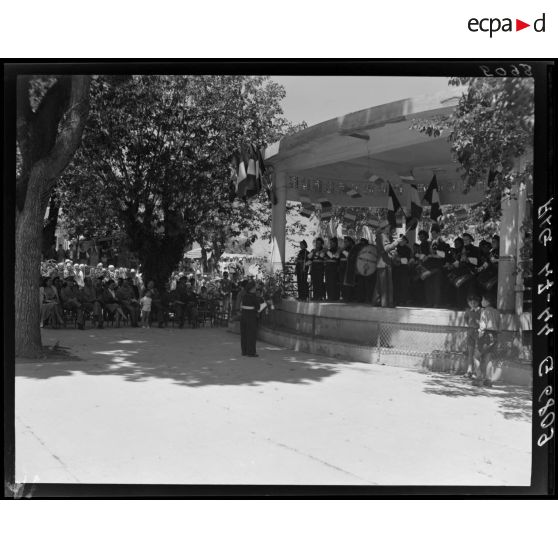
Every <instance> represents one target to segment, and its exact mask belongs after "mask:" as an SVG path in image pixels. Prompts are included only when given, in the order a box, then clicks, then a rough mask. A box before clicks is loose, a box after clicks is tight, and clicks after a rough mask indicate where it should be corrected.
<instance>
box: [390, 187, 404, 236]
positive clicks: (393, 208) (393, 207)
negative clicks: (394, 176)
mask: <svg viewBox="0 0 558 558" xmlns="http://www.w3.org/2000/svg"><path fill="white" fill-rule="evenodd" d="M388 185H389V191H388V206H387V209H388V221H389V224H390V225H391V226H392V227H393V228H395V227H396V222H395V214H396V213H397V212H398V211H399V209H400V208H401V204H400V203H399V200H398V199H397V196H396V195H395V192H394V191H393V188H392V187H391V184H390V183H389V182H388Z"/></svg>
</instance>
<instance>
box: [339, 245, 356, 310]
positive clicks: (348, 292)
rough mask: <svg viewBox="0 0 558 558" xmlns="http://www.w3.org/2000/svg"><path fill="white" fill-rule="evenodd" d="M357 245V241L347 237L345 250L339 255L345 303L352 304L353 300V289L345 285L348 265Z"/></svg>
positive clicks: (342, 292) (340, 279)
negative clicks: (352, 251) (350, 255)
mask: <svg viewBox="0 0 558 558" xmlns="http://www.w3.org/2000/svg"><path fill="white" fill-rule="evenodd" d="M354 245H355V241H354V240H353V239H352V238H351V237H350V236H346V237H345V238H344V239H343V250H341V253H340V254H339V285H340V286H341V297H342V298H343V301H344V302H351V301H352V300H353V287H352V286H351V285H347V284H346V283H345V279H346V274H347V264H348V260H349V254H350V252H351V250H352V249H353V247H354Z"/></svg>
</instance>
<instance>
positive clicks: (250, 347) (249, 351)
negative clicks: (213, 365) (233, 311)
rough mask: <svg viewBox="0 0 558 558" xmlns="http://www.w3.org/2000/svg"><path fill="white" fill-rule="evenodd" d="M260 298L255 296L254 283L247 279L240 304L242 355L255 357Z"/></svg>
mask: <svg viewBox="0 0 558 558" xmlns="http://www.w3.org/2000/svg"><path fill="white" fill-rule="evenodd" d="M259 310H260V299H259V298H258V297H257V296H256V283H255V282H254V281H248V284H247V285H246V294H245V295H244V296H243V297H242V301H241V305H240V348H241V350H242V356H249V357H257V356H259V355H258V354H257V353H256V337H257V335H258V313H259Z"/></svg>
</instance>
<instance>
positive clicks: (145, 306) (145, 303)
mask: <svg viewBox="0 0 558 558" xmlns="http://www.w3.org/2000/svg"><path fill="white" fill-rule="evenodd" d="M152 300H153V299H152V298H151V297H149V296H144V297H143V298H142V299H141V300H140V303H141V311H142V312H151V302H152Z"/></svg>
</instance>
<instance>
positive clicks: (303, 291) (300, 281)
mask: <svg viewBox="0 0 558 558" xmlns="http://www.w3.org/2000/svg"><path fill="white" fill-rule="evenodd" d="M308 256H309V254H308V244H306V240H301V241H300V251H299V253H298V254H297V256H296V264H295V272H296V284H297V290H298V300H308V291H309V289H308V265H307V262H308Z"/></svg>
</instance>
